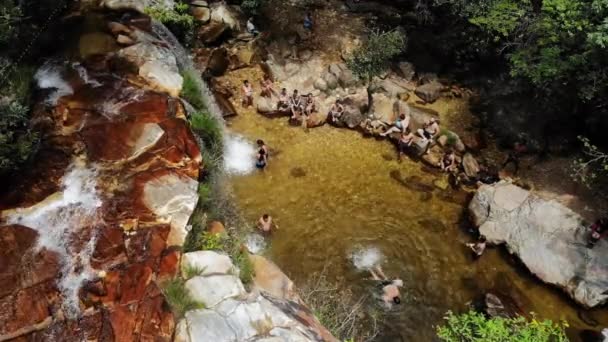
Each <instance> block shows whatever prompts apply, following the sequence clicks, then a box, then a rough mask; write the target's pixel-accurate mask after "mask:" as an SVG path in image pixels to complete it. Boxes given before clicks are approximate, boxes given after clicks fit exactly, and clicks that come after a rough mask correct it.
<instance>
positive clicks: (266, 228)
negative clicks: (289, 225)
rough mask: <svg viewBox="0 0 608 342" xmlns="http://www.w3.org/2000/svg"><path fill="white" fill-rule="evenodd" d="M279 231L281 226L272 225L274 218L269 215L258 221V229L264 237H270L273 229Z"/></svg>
mask: <svg viewBox="0 0 608 342" xmlns="http://www.w3.org/2000/svg"><path fill="white" fill-rule="evenodd" d="M273 226H274V228H275V229H279V226H277V225H276V224H275V225H273V224H272V216H270V215H268V214H264V215H262V217H260V219H259V220H258V229H259V230H260V231H261V232H262V235H270V233H271V232H272V228H273Z"/></svg>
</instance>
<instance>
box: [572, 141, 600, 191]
mask: <svg viewBox="0 0 608 342" xmlns="http://www.w3.org/2000/svg"><path fill="white" fill-rule="evenodd" d="M578 139H579V140H580V141H581V143H582V144H583V156H582V157H580V158H577V159H575V160H574V161H573V163H572V171H573V172H572V177H573V178H574V179H575V180H577V181H579V182H581V183H583V184H585V185H586V186H587V187H589V188H591V189H602V188H604V187H603V185H605V183H608V153H605V152H603V151H601V150H600V149H599V148H598V147H597V146H595V145H593V144H592V143H591V142H590V141H589V139H588V138H586V137H583V136H579V137H578Z"/></svg>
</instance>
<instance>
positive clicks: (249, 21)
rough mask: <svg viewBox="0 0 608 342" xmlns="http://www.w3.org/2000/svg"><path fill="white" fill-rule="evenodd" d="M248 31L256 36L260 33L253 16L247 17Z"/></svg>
mask: <svg viewBox="0 0 608 342" xmlns="http://www.w3.org/2000/svg"><path fill="white" fill-rule="evenodd" d="M247 32H249V33H251V34H252V35H253V36H254V37H255V36H257V35H258V34H260V31H258V29H257V28H256V27H255V25H254V24H253V17H249V19H247Z"/></svg>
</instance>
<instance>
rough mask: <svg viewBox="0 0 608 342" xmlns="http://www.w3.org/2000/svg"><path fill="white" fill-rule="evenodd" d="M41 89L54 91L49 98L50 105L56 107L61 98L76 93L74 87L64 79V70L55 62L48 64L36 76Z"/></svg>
mask: <svg viewBox="0 0 608 342" xmlns="http://www.w3.org/2000/svg"><path fill="white" fill-rule="evenodd" d="M34 79H35V80H36V84H37V85H38V88H40V89H54V90H53V91H52V92H51V93H50V94H49V95H48V97H47V99H46V101H45V102H46V103H47V104H48V105H52V106H54V105H56V104H57V101H58V100H59V98H60V97H62V96H66V95H71V94H73V93H74V89H72V86H70V84H69V83H68V82H67V81H66V80H65V79H64V78H63V75H62V68H61V67H60V66H58V65H56V64H55V63H54V62H47V63H45V64H44V65H42V67H40V69H38V71H36V74H35V75H34Z"/></svg>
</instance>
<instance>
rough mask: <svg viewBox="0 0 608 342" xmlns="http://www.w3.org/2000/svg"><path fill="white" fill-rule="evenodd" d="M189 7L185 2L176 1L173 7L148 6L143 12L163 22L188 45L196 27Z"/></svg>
mask: <svg viewBox="0 0 608 342" xmlns="http://www.w3.org/2000/svg"><path fill="white" fill-rule="evenodd" d="M189 10H190V7H189V6H188V4H185V3H179V2H178V3H176V4H175V7H174V8H167V7H164V6H150V7H146V8H145V10H144V11H145V13H146V14H147V15H149V16H150V17H152V18H154V19H155V20H158V21H160V22H161V23H163V24H164V25H165V26H167V28H169V30H171V32H173V34H175V35H176V36H177V37H178V38H179V39H180V41H181V42H182V43H184V44H185V45H190V42H192V40H193V38H194V30H195V28H196V25H195V20H194V17H193V16H192V15H191V14H190V11H189Z"/></svg>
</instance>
